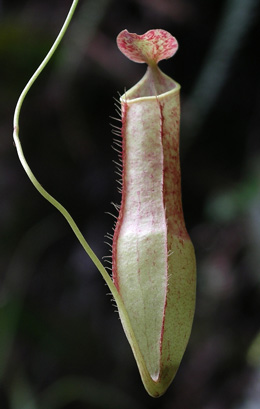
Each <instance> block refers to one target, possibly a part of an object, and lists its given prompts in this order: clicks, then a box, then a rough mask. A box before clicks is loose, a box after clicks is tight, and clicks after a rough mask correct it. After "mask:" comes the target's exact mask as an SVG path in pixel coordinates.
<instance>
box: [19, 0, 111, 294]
mask: <svg viewBox="0 0 260 409" xmlns="http://www.w3.org/2000/svg"><path fill="white" fill-rule="evenodd" d="M78 1H79V0H74V1H73V3H72V5H71V8H70V10H69V12H68V15H67V17H66V20H65V22H64V24H63V26H62V28H61V30H60V32H59V34H58V36H57V38H56V40H55V42H54V43H53V45H52V47H51V49H50V51H49V52H48V54H47V55H46V57H45V58H44V60H43V61H42V63H41V64H40V65H39V67H38V68H37V70H36V71H35V73H34V74H33V76H32V77H31V78H30V80H29V81H28V83H27V84H26V86H25V88H24V89H23V91H22V93H21V95H20V97H19V99H18V102H17V105H16V108H15V112H14V132H13V138H14V143H15V146H16V149H17V153H18V157H19V159H20V162H21V164H22V166H23V168H24V170H25V172H26V173H27V175H28V177H29V179H30V180H31V182H32V184H33V185H34V186H35V188H36V189H37V190H38V192H39V193H40V194H41V195H42V196H43V197H44V198H45V199H46V200H47V201H48V202H50V203H51V204H52V205H53V206H54V207H56V209H58V210H59V212H60V213H61V214H62V215H63V216H64V217H65V219H66V220H67V222H68V223H69V225H70V227H71V228H72V230H73V232H74V234H75V235H76V237H77V239H78V240H79V242H80V244H81V245H82V247H83V248H84V250H85V251H86V253H87V254H88V255H89V257H90V258H91V260H92V261H93V263H94V264H95V266H96V267H97V268H98V270H99V271H100V273H101V274H102V276H103V278H104V280H105V281H106V283H107V285H108V286H109V289H110V291H111V292H112V295H113V296H114V297H115V298H117V290H116V287H115V286H114V283H113V281H112V280H111V278H110V276H109V274H108V272H107V271H106V269H105V267H104V266H103V264H102V263H101V262H100V260H99V259H98V257H97V256H96V254H95V253H94V252H93V250H92V249H91V247H90V246H89V245H88V243H87V242H86V240H85V238H84V236H83V234H82V233H81V231H80V230H79V228H78V226H77V225H76V223H75V221H74V220H73V218H72V217H71V215H70V214H69V212H68V211H67V210H66V209H65V207H64V206H62V205H61V203H59V202H58V201H57V200H56V199H55V198H54V197H53V196H51V195H50V194H49V193H48V192H47V191H46V190H45V189H44V188H43V187H42V185H41V184H40V183H39V182H38V180H37V179H36V177H35V176H34V174H33V172H32V170H31V168H30V166H29V165H28V163H27V161H26V159H25V157H24V153H23V149H22V146H21V142H20V139H19V116H20V111H21V107H22V105H23V102H24V99H25V97H26V95H27V93H28V91H29V90H30V88H31V86H32V85H33V84H34V82H35V80H36V79H37V78H38V76H39V75H40V74H41V72H42V71H43V69H44V68H45V67H46V65H47V64H48V62H49V61H50V59H51V58H52V56H53V54H54V53H55V51H56V49H57V48H58V46H59V44H60V42H61V40H62V38H63V36H64V34H65V33H66V31H67V28H68V26H69V24H70V21H71V19H72V16H73V14H74V12H75V10H76V7H77V4H78Z"/></svg>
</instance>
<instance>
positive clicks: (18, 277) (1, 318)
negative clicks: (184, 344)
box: [0, 0, 260, 409]
mask: <svg viewBox="0 0 260 409" xmlns="http://www.w3.org/2000/svg"><path fill="white" fill-rule="evenodd" d="M70 4H71V2H70V1H67V0H66V1H61V0H52V1H50V2H48V1H46V0H27V1H25V0H19V1H18V0H17V1H14V0H12V1H10V0H2V1H0V407H1V409H52V408H53V409H56V408H60V409H88V408H90V409H92V408H93V409H94V408H95V409H96V408H97V409H99V408H102V409H103V408H104V409H106V408H112V409H125V408H126V409H127V408H129V409H132V408H136V409H139V408H140V409H143V408H146V409H150V408H156V409H159V408H160V409H256V408H258V407H260V336H259V335H258V334H259V331H260V318H259V316H260V268H259V266H260V255H259V253H260V183H259V178H260V162H259V158H260V134H259V132H260V110H259V109H260V79H259V77H260V75H259V71H260V70H259V69H260V64H259V38H260V27H259V1H258V0H225V1H219V0H211V1H208V0H154V1H152V0H81V1H80V3H79V7H78V9H77V12H76V14H75V16H74V19H73V21H72V24H71V26H70V28H69V30H68V32H67V34H66V36H65V38H64V40H63V42H62V44H61V47H60V48H59V50H58V52H57V54H56V55H55V58H54V59H53V60H52V62H51V63H50V64H49V65H48V67H47V69H46V70H45V71H44V73H43V74H42V75H41V77H40V78H39V79H38V81H37V83H36V84H35V85H34V86H33V88H32V89H31V91H30V93H29V95H28V98H27V99H26V101H25V104H24V106H23V108H22V112H21V119H20V126H21V131H20V137H21V140H22V144H23V147H24V151H25V154H26V157H27V159H28V162H29V163H30V165H31V167H32V169H33V171H34V173H35V175H36V176H37V178H38V179H39V180H40V182H41V183H42V184H43V186H44V187H45V188H46V189H47V190H48V191H49V192H50V193H51V194H53V195H54V196H55V197H56V198H57V199H58V200H59V201H61V202H62V204H63V205H64V206H65V207H66V208H67V209H68V210H69V211H70V213H71V214H72V216H73V217H74V218H75V220H76V222H77V223H78V225H79V227H80V228H81V230H82V232H83V233H84V235H85V237H86V239H87V240H88V242H89V244H90V245H91V247H92V248H93V249H94V251H95V252H96V253H97V254H98V256H99V257H102V256H104V255H107V254H108V253H109V247H108V246H107V245H106V244H105V243H104V241H105V239H104V235H105V234H106V232H110V233H111V232H112V227H113V223H114V220H113V218H112V217H111V216H109V215H108V214H106V212H114V209H113V207H112V205H111V204H110V203H111V202H117V203H118V202H120V197H119V195H118V192H117V184H116V181H115V180H116V177H117V176H116V175H115V174H114V164H113V162H112V160H113V159H116V155H115V153H114V152H113V151H112V149H111V143H112V139H113V137H112V134H111V126H110V124H109V123H110V122H111V120H110V118H109V116H114V115H115V112H114V111H115V108H114V100H113V97H116V98H117V97H118V92H120V93H123V92H124V89H125V88H129V87H131V86H132V85H134V84H135V83H136V82H137V81H138V80H139V79H140V78H141V77H142V75H143V74H144V72H145V66H144V65H141V64H134V63H133V62H131V61H128V60H127V59H126V58H125V57H124V56H123V55H121V53H120V52H119V51H118V50H117V47H116V43H115V38H116V36H117V34H118V33H119V32H120V31H121V30H122V29H125V28H127V29H128V30H129V31H131V32H137V33H138V34H143V33H144V32H145V31H146V30H148V29H151V28H163V29H165V30H168V31H170V32H171V33H172V34H173V35H174V36H176V38H177V39H178V42H179V51H178V53H177V54H176V56H175V57H174V58H173V59H171V60H169V61H166V62H162V64H161V65H160V67H161V68H162V69H163V70H164V71H165V72H166V73H167V74H168V75H170V76H172V77H173V78H174V79H175V80H176V81H177V82H179V83H180V84H181V85H182V93H181V95H182V131H181V164H182V189H183V206H184V214H185V219H186V224H187V229H188V231H189V233H190V235H191V238H192V241H193V243H194V246H195V249H196V254H197V264H198V294H197V309H196V315H195V321H194V326H193V331H192V335H191V339H190V343H189V346H188V349H187V351H186V353H185V356H184V359H183V362H182V364H181V366H180V369H179V372H178V374H177V376H176V378H175V380H174V382H173V384H172V385H171V387H170V388H169V390H168V391H167V393H166V394H165V396H163V397H162V398H160V399H159V400H156V399H152V398H150V397H149V396H148V395H147V393H146V392H145V390H144V388H143V386H142V383H141V380H140V377H139V374H138V371H137V367H136V364H135V361H134V358H133V356H132V353H131V350H130V348H129V346H128V343H127V341H126V338H125V335H124V333H123V330H122V328H121V324H120V322H119V319H118V315H117V313H115V312H114V311H115V307H114V306H113V305H112V303H111V297H110V296H109V295H107V293H108V289H107V287H106V286H105V285H104V282H103V279H102V278H101V276H100V274H99V272H98V271H97V270H96V268H95V267H94V266H93V264H92V262H91V261H90V260H89V258H88V256H87V255H86V254H85V253H84V251H83V250H82V249H81V247H80V245H79V244H78V242H77V239H76V238H75V237H74V236H73V233H72V232H71V230H70V228H69V227H68V226H67V224H66V222H65V220H64V219H63V218H62V216H61V215H60V214H59V213H58V212H57V211H56V210H55V209H54V208H52V207H51V205H49V204H48V203H47V202H45V200H44V199H43V198H42V197H41V196H40V195H39V194H38V193H37V191H36V190H35V189H34V188H33V186H32V185H31V183H30V181H29V180H28V178H27V176H26V175H25V173H24V171H23V169H22V167H21V165H20V163H19V161H18V158H17V154H16V151H15V148H14V146H13V142H12V115H13V111H14V108H15V104H16V101H17V99H18V97H19V93H20V92H21V90H22V89H23V87H24V85H25V84H26V82H27V81H28V79H29V78H30V76H31V75H32V73H33V72H34V70H35V69H36V68H37V66H38V65H39V63H40V62H41V60H42V59H43V57H44V56H45V55H46V53H47V51H48V49H49V48H50V46H51V44H52V42H53V41H54V39H55V37H56V35H57V33H58V31H59V29H60V27H61V25H62V23H63V21H64V18H65V16H66V13H67V11H68V9H69V7H70Z"/></svg>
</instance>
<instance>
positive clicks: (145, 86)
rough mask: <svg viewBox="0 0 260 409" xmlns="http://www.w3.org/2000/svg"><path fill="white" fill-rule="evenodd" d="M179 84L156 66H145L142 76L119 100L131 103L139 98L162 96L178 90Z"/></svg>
mask: <svg viewBox="0 0 260 409" xmlns="http://www.w3.org/2000/svg"><path fill="white" fill-rule="evenodd" d="M179 90H180V85H179V84H178V83H177V82H175V81H174V80H173V79H172V78H170V77H168V76H167V75H166V74H164V73H163V72H162V71H161V70H160V69H159V68H158V67H157V66H156V67H151V66H148V67H147V71H146V73H145V75H144V76H143V78H142V79H141V80H140V81H139V82H138V83H137V84H136V85H135V86H134V87H132V88H130V89H129V90H128V91H126V92H125V93H124V94H123V95H122V96H121V98H120V99H121V102H128V103H133V102H134V101H136V100H140V99H144V100H147V99H154V98H159V99H161V98H163V97H164V96H165V95H167V94H169V93H170V92H174V93H175V92H178V91H179Z"/></svg>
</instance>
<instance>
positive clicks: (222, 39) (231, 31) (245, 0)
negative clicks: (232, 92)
mask: <svg viewBox="0 0 260 409" xmlns="http://www.w3.org/2000/svg"><path fill="white" fill-rule="evenodd" d="M258 3H259V2H258V0H227V1H226V4H225V8H224V10H223V17H222V19H221V21H220V24H219V27H218V30H217V33H216V36H215V40H213V41H212V45H211V48H210V50H209V53H208V56H207V59H206V62H205V64H204V67H203V69H202V71H201V73H200V75H199V78H198V79H197V82H196V84H195V87H194V89H193V91H192V92H191V95H190V96H189V98H188V99H187V101H186V104H185V106H184V121H183V123H184V126H185V130H184V132H185V134H186V135H187V139H191V137H192V138H194V137H195V136H196V135H197V134H198V132H199V131H200V129H201V127H202V126H203V124H204V122H205V120H206V118H207V116H208V114H209V112H210V110H211V109H212V107H213V105H214V103H215V101H216V99H217V97H218V95H219V93H220V91H221V88H222V87H223V86H224V84H225V81H226V79H227V76H228V73H229V70H230V65H231V63H232V61H233V59H234V57H235V55H236V53H237V52H238V50H239V49H240V48H241V43H242V41H243V40H244V39H245V36H246V34H247V32H248V30H249V28H250V25H251V24H252V22H253V21H254V18H253V17H254V10H255V8H256V6H257V5H258Z"/></svg>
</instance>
